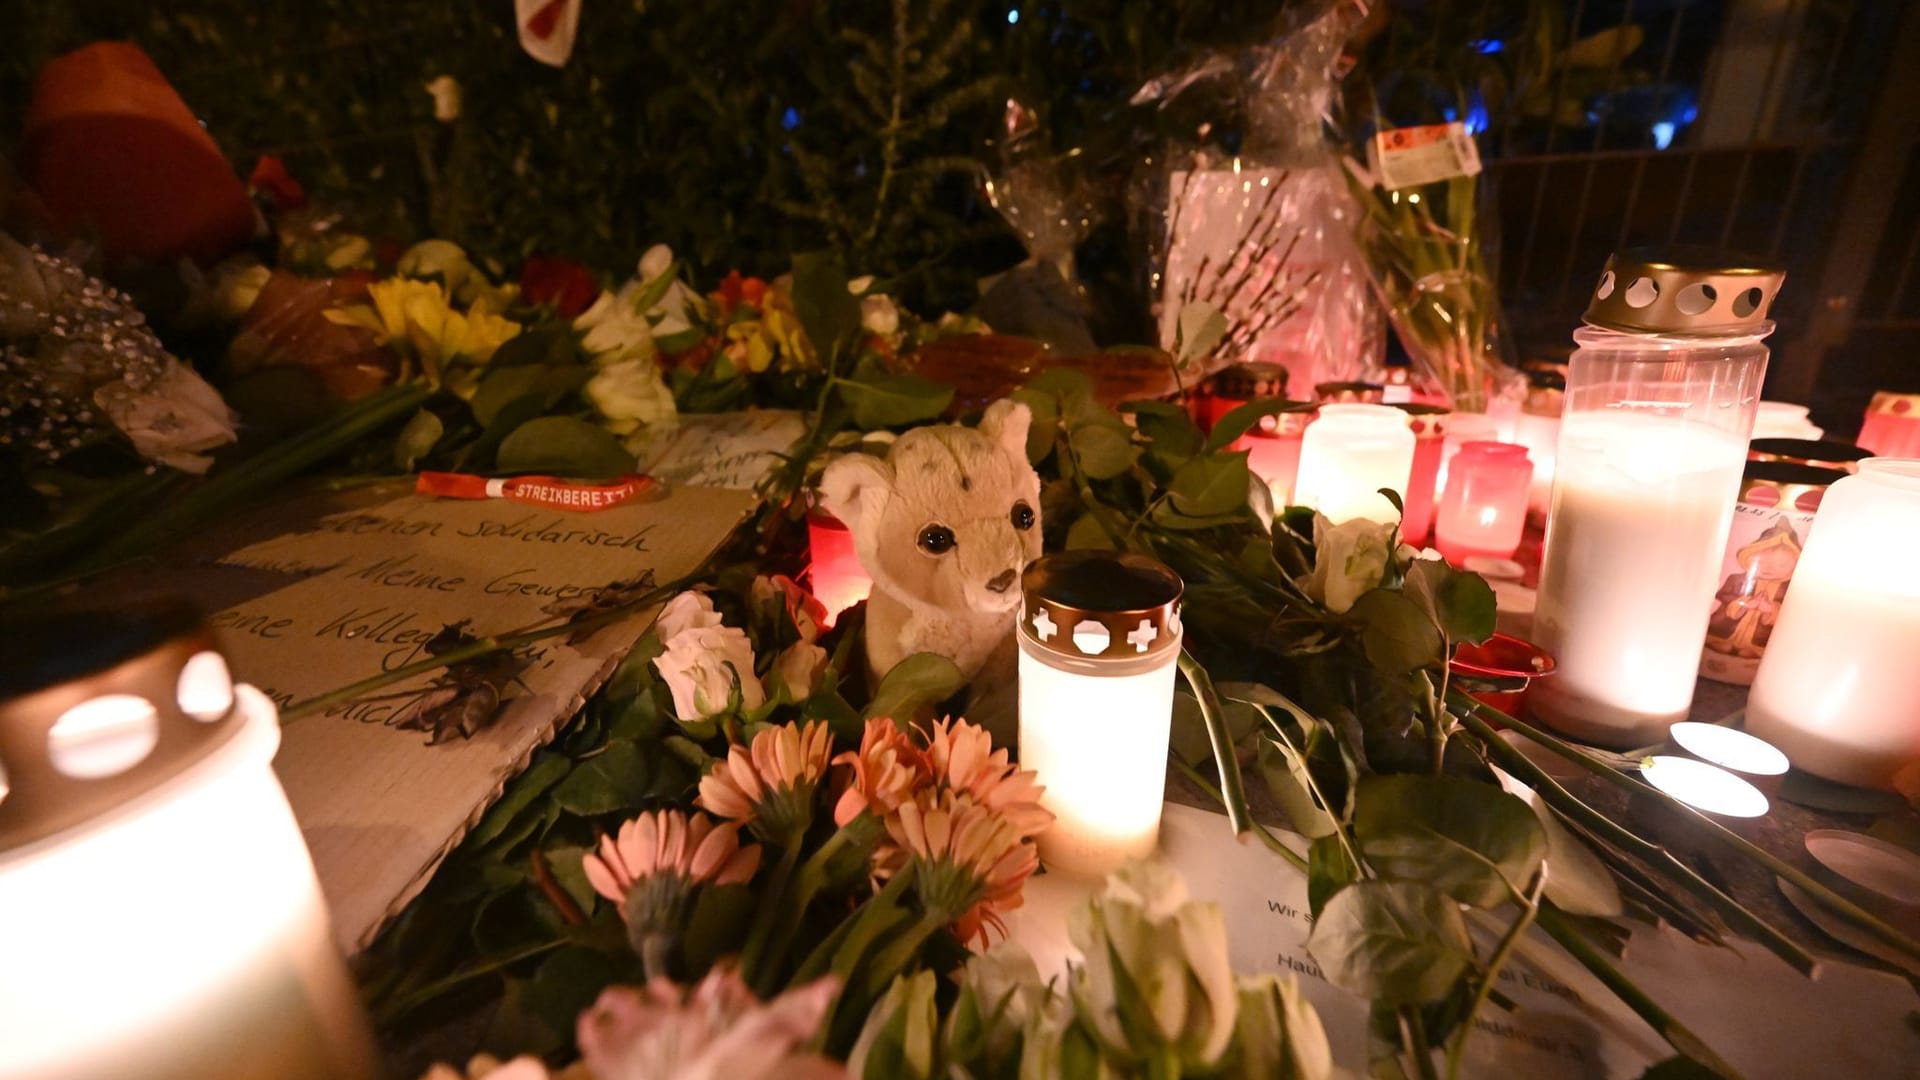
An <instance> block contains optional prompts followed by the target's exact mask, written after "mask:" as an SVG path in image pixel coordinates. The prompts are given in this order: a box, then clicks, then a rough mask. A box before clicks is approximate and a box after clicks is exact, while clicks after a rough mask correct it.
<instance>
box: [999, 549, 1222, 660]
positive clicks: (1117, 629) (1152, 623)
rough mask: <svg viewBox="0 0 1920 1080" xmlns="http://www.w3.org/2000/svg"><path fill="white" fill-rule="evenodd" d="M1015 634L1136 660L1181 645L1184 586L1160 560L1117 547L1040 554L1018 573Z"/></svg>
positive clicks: (1050, 647)
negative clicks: (1017, 627)
mask: <svg viewBox="0 0 1920 1080" xmlns="http://www.w3.org/2000/svg"><path fill="white" fill-rule="evenodd" d="M1020 588H1021V591H1022V593H1023V598H1022V601H1021V611H1020V633H1021V636H1022V637H1023V638H1024V639H1025V640H1026V641H1028V642H1031V643H1032V644H1034V645H1036V646H1038V647H1040V648H1041V649H1044V650H1046V651H1048V652H1052V653H1057V654H1059V655H1060V656H1064V657H1069V658H1071V659H1075V660H1134V659H1138V658H1140V657H1145V656H1157V655H1160V654H1164V653H1168V652H1173V651H1177V650H1178V649H1179V648H1180V596H1181V593H1182V592H1184V591H1185V589H1186V585H1185V583H1184V582H1182V581H1181V580H1180V575H1178V574H1176V573H1174V572H1173V571H1172V570H1171V569H1169V568H1168V567H1167V565H1166V564H1165V563H1162V562H1159V561H1158V560H1155V559H1149V558H1147V557H1146V556H1144V555H1132V554H1123V553H1121V552H1116V551H1094V550H1079V551H1062V552H1059V553H1057V554H1054V555H1043V556H1041V557H1040V558H1038V559H1035V560H1034V561H1033V562H1031V563H1029V564H1028V565H1027V569H1026V572H1025V573H1023V574H1021V576H1020Z"/></svg>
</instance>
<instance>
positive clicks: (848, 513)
mask: <svg viewBox="0 0 1920 1080" xmlns="http://www.w3.org/2000/svg"><path fill="white" fill-rule="evenodd" d="M892 492H893V466H891V465H889V464H887V463H886V462H885V461H882V460H881V459H879V458H877V457H874V456H873V455H872V454H861V453H851V454H841V455H840V456H839V457H837V458H834V459H833V460H832V461H831V462H828V463H827V471H826V472H825V473H823V474H821V477H820V495H821V498H822V499H823V500H824V502H825V504H826V511H827V513H829V514H832V515H833V516H834V517H837V518H839V519H840V520H841V521H842V522H844V523H845V524H846V526H847V528H849V529H851V530H853V534H854V536H855V537H856V538H857V537H859V536H860V535H861V534H862V533H863V532H865V531H866V526H867V524H869V523H868V522H867V520H866V518H867V511H868V509H869V508H875V509H877V508H878V507H879V505H880V503H881V500H883V499H884V498H885V497H886V496H888V495H890V494H892Z"/></svg>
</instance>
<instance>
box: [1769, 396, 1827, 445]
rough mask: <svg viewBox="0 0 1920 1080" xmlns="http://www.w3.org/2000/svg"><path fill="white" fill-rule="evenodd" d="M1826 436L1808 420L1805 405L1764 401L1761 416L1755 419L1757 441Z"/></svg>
mask: <svg viewBox="0 0 1920 1080" xmlns="http://www.w3.org/2000/svg"><path fill="white" fill-rule="evenodd" d="M1824 434H1826V432H1824V431H1822V430H1821V429H1820V428H1817V427H1815V426H1813V421H1812V420H1809V419H1808V418H1807V407H1806V406H1805V405H1794V404H1790V403H1788V402H1785V401H1763V402H1761V403H1760V412H1759V414H1758V415H1756V416H1755V417H1754V418H1753V437H1754V438H1756V439H1818V438H1820V437H1821V436H1822V435H1824Z"/></svg>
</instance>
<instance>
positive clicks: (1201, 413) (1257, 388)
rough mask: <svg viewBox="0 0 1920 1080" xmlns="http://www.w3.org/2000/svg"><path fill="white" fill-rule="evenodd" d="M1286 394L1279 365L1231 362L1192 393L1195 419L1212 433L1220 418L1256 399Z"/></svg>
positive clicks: (1201, 426) (1285, 371)
mask: <svg viewBox="0 0 1920 1080" xmlns="http://www.w3.org/2000/svg"><path fill="white" fill-rule="evenodd" d="M1286 396H1287V369H1286V368H1285V367H1283V366H1281V365H1279V364H1275V363H1270V362H1267V361H1262V360H1252V361H1248V362H1246V363H1242V364H1234V365H1232V366H1231V367H1228V368H1225V369H1223V370H1222V371H1221V372H1220V373H1219V374H1217V375H1215V376H1214V377H1213V378H1211V379H1209V380H1207V384H1206V385H1205V386H1204V387H1202V388H1201V392H1200V393H1198V394H1196V395H1195V396H1194V404H1195V406H1196V408H1195V410H1194V422H1195V423H1197V424H1199V425H1200V430H1201V431H1204V432H1209V433H1211V432H1212V431H1213V426H1214V425H1215V424H1218V423H1219V422H1220V419H1221V417H1224V416H1226V415H1227V414H1228V413H1230V412H1232V411H1233V410H1235V409H1237V408H1239V407H1240V406H1242V405H1245V404H1246V403H1247V402H1249V401H1253V400H1255V399H1257V398H1283V397H1286Z"/></svg>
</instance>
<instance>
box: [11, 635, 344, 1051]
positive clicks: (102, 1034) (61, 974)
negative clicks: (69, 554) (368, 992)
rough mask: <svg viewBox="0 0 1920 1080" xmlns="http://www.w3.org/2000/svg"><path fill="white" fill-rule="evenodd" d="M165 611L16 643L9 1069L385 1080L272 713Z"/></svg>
mask: <svg viewBox="0 0 1920 1080" xmlns="http://www.w3.org/2000/svg"><path fill="white" fill-rule="evenodd" d="M156 610H157V614H154V613H136V612H115V613H114V614H112V615H110V616H97V615H96V616H91V617H86V618H78V617H73V616H52V617H48V618H46V619H43V620H41V621H39V622H37V623H36V624H34V625H33V626H32V627H31V629H30V630H22V631H21V633H19V634H14V633H9V635H8V641H9V642H10V647H17V648H19V649H21V650H24V651H25V652H26V653H27V654H28V655H26V656H24V657H21V659H22V660H23V661H24V663H23V665H22V666H21V668H20V670H22V671H24V672H26V673H27V674H26V675H25V676H24V680H25V681H23V680H22V679H21V678H12V677H10V678H8V679H7V680H6V685H5V686H4V689H0V694H4V695H5V699H4V700H0V778H4V782H0V912H4V913H5V916H4V918H0V957H4V964H5V969H4V973H3V974H0V1076H33V1077H42V1078H74V1080H79V1078H83V1077H105V1076H111V1077H116V1078H130V1080H136V1078H142V1077H184V1076H220V1077H242V1078H255V1077H258V1078H261V1080H265V1078H268V1077H290V1078H308V1077H312V1078H321V1077H370V1076H373V1075H375V1074H376V1071H377V1069H376V1065H375V1063H374V1060H373V1055H372V1050H371V1041H370V1039H369V1037H368V1035H367V1033H366V1029H365V1026H364V1019H363V1017H362V1016H361V1014H360V1012H359V1005H358V1000H357V998H356V996H355V992H354V989H353V985H352V982H351V981H350V979H349V977H348V975H347V972H346V969H345V965H344V964H343V963H342V962H341V959H340V956H339V954H338V953H337V952H336V951H335V949H334V946H333V941H332V937H331V934H330V932H329V929H328V920H327V913H326V909H325V906H324V904H323V902H322V900H321V897H320V890H319V886H318V883H317V882H316V881H315V879H314V874H313V865H312V863H311V862H310V861H309V859H308V856H307V851H306V847H305V846H304V844H303V842H302V840H301V836H300V829H299V826H298V825H297V824H295V822H294V819H293V813H292V811H291V810H290V809H289V808H288V806H287V801H286V796H285V795H284V794H282V792H281V790H280V785H279V783H278V782H277V781H276V780H275V779H274V775H273V770H272V768H271V764H270V762H271V759H272V757H273V752H274V749H275V748H276V747H277V745H278V744H279V739H280V725H279V718H278V716H277V714H276V712H275V710H274V707H273V703H272V702H271V701H269V700H268V699H267V698H266V696H265V695H263V694H261V693H260V692H259V691H258V690H255V689H254V688H253V687H250V686H245V685H240V686H235V685H234V684H233V683H232V682H231V681H230V680H229V678H228V675H227V668H226V664H225V661H224V660H222V659H221V657H220V654H219V653H218V652H216V651H214V650H213V647H212V642H211V639H210V638H208V637H207V636H206V635H205V633H204V631H202V630H200V629H199V628H198V626H197V624H196V621H195V620H194V618H193V617H192V616H191V615H190V614H182V613H181V612H180V611H179V610H178V609H175V608H161V609H156ZM11 629H16V630H18V629H21V628H11ZM48 676H51V678H49V677H48Z"/></svg>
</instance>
